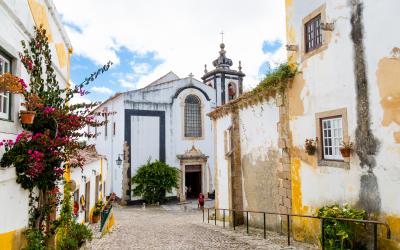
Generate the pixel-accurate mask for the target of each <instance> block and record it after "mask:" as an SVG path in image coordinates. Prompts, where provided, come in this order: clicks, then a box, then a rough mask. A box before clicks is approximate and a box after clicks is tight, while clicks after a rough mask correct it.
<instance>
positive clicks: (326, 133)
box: [321, 116, 343, 160]
mask: <svg viewBox="0 0 400 250" xmlns="http://www.w3.org/2000/svg"><path fill="white" fill-rule="evenodd" d="M321 129H322V131H321V132H322V154H323V159H326V160H343V158H342V155H341V153H340V150H339V148H340V144H341V143H342V141H343V128H342V117H341V116H340V117H333V118H324V119H321Z"/></svg>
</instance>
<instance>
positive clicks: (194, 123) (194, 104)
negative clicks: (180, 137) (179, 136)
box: [185, 95, 202, 137]
mask: <svg viewBox="0 0 400 250" xmlns="http://www.w3.org/2000/svg"><path fill="white" fill-rule="evenodd" d="M201 131H202V129H201V102H200V99H199V98H198V97H197V96H195V95H188V96H187V97H186V99H185V137H201Z"/></svg>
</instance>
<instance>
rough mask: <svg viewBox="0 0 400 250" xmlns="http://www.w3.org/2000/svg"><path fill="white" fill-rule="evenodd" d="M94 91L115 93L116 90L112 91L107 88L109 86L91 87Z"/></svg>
mask: <svg viewBox="0 0 400 250" xmlns="http://www.w3.org/2000/svg"><path fill="white" fill-rule="evenodd" d="M90 90H91V91H92V92H94V93H98V94H110V95H111V94H113V93H114V91H112V90H111V89H109V88H107V87H92V88H91V89H90Z"/></svg>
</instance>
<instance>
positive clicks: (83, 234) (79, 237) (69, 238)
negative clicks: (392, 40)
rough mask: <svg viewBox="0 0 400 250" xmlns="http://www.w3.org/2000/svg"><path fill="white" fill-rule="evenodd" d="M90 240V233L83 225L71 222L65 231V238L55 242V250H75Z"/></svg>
mask: <svg viewBox="0 0 400 250" xmlns="http://www.w3.org/2000/svg"><path fill="white" fill-rule="evenodd" d="M91 239H92V232H91V231H90V230H89V229H88V228H87V227H86V226H85V225H84V224H79V223H76V222H72V223H71V225H70V226H69V227H68V229H67V230H66V235H65V237H61V238H60V240H58V241H57V250H75V249H79V247H80V246H82V245H83V243H85V241H86V240H91Z"/></svg>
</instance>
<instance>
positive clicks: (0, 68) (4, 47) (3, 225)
mask: <svg viewBox="0 0 400 250" xmlns="http://www.w3.org/2000/svg"><path fill="white" fill-rule="evenodd" d="M0 23H1V29H0V74H4V73H7V72H10V73H12V74H13V75H16V76H18V77H20V78H22V79H24V80H25V81H26V82H29V75H28V73H27V72H26V70H25V68H24V67H23V65H22V63H21V61H20V60H19V57H18V53H19V52H21V51H22V45H21V41H28V40H29V39H30V38H31V37H33V35H34V26H42V27H43V28H44V29H45V30H46V33H47V37H48V39H49V45H50V48H51V51H52V58H53V61H52V65H53V67H54V68H55V71H56V72H55V74H56V76H57V80H58V82H59V84H60V87H61V88H64V87H66V86H67V85H68V81H69V69H70V67H69V57H70V54H71V53H72V46H71V43H70V41H69V38H68V36H67V34H66V32H65V30H64V28H63V26H62V23H61V19H60V18H59V16H58V14H57V12H56V9H55V6H54V4H53V2H52V1H51V0H28V1H0ZM22 101H23V100H22V97H20V95H17V94H15V95H14V94H10V93H0V138H1V139H2V140H3V139H10V140H14V139H15V137H16V136H17V134H18V133H19V132H21V131H22V126H21V124H20V123H19V118H18V114H19V111H20V110H22V109H23V107H21V102H22ZM3 153H4V152H0V157H1V155H2V154H3ZM28 196H29V192H28V191H27V190H23V189H22V188H21V187H20V186H19V184H17V183H16V175H15V169H14V168H4V169H3V168H2V169H0V198H1V200H2V205H1V207H0V214H1V216H0V248H1V249H20V248H21V246H22V243H23V242H24V241H23V240H22V232H23V230H24V229H25V227H27V225H28V210H29V206H28V202H29V199H28Z"/></svg>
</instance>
